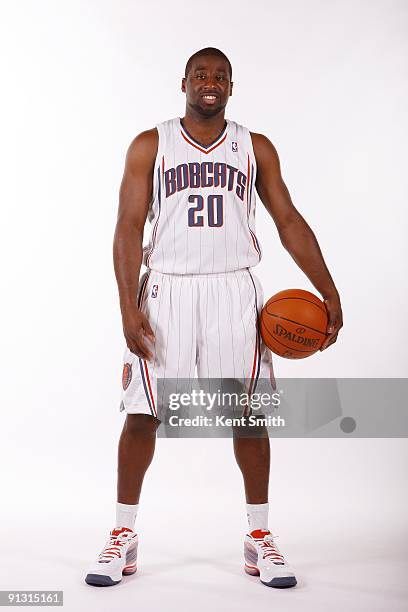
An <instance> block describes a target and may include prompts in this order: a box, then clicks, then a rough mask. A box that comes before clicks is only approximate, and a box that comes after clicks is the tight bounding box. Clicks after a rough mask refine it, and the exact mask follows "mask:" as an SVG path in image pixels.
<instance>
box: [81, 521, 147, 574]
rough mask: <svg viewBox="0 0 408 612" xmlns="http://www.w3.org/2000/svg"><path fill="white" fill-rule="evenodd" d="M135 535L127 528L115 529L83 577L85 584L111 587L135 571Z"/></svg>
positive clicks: (136, 540)
mask: <svg viewBox="0 0 408 612" xmlns="http://www.w3.org/2000/svg"><path fill="white" fill-rule="evenodd" d="M137 544H138V539H137V534H136V533H135V532H134V531H132V529H128V528H127V527H117V528H116V529H113V531H111V532H110V534H109V539H108V541H107V542H106V544H105V547H104V549H103V550H102V552H101V554H100V555H99V557H98V559H97V560H96V561H95V563H94V564H93V565H92V566H91V567H90V568H89V571H88V574H87V575H86V577H85V582H86V583H87V584H92V585H94V586H112V585H114V584H118V582H120V581H121V580H122V576H130V574H134V573H135V571H136V557H137Z"/></svg>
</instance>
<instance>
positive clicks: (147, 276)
mask: <svg viewBox="0 0 408 612" xmlns="http://www.w3.org/2000/svg"><path fill="white" fill-rule="evenodd" d="M159 170H160V168H159ZM149 276H150V270H149V271H148V272H147V273H146V277H145V279H144V281H143V284H142V286H141V287H140V291H139V296H138V299H137V306H138V308H140V307H141V305H142V299H143V295H144V292H145V289H146V286H147V282H148V280H149ZM142 361H144V360H142V359H141V358H140V357H139V366H140V373H141V375H142V383H143V387H144V390H145V394H146V398H147V403H148V404H149V408H150V412H151V413H152V416H155V414H154V410H153V407H152V402H151V399H150V395H149V388H148V386H147V382H146V377H145V373H144V369H143V363H142Z"/></svg>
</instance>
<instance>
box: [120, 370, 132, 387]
mask: <svg viewBox="0 0 408 612" xmlns="http://www.w3.org/2000/svg"><path fill="white" fill-rule="evenodd" d="M131 380H132V364H131V363H125V365H124V366H123V372H122V387H123V390H124V391H126V389H127V388H128V386H129V385H130V381H131Z"/></svg>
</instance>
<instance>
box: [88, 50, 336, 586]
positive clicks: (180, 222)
mask: <svg viewBox="0 0 408 612" xmlns="http://www.w3.org/2000/svg"><path fill="white" fill-rule="evenodd" d="M232 85H233V84H232V69H231V64H230V62H229V60H228V58H227V57H226V56H225V55H224V53H222V52H221V51H219V50H218V49H214V48H206V49H202V50H200V51H198V52H197V53H195V54H194V55H193V56H192V57H191V58H190V59H189V60H188V62H187V65H186V71H185V77H184V78H183V79H182V91H183V92H185V94H186V111H185V116H184V117H183V118H182V119H179V118H176V119H172V120H170V121H166V122H164V123H161V124H159V125H158V126H157V127H156V128H154V129H151V130H148V131H146V132H142V133H141V134H139V135H138V136H137V137H136V138H135V139H134V141H133V142H132V143H131V145H130V148H129V150H128V154H127V159H126V166H125V172H124V177H123V181H122V185H121V190H120V204H119V214H118V221H117V227H116V233H115V241H114V262H115V272H116V278H117V282H118V288H119V296H120V306H121V312H122V319H123V330H124V335H125V339H126V345H127V349H126V351H125V358H124V368H123V379H122V386H123V399H122V404H121V409H122V410H125V411H126V413H127V415H126V422H125V425H124V429H123V432H122V435H121V438H120V442H119V460H118V498H117V515H116V525H115V528H114V529H113V530H112V531H111V533H110V536H109V539H108V542H107V544H106V546H105V548H104V549H103V551H102V552H101V554H100V555H99V557H98V559H97V560H96V562H95V563H94V564H93V566H92V567H91V568H90V570H89V573H88V574H87V576H86V582H87V583H88V584H93V585H106V586H107V585H112V584H116V583H118V582H120V580H121V578H122V575H126V574H131V573H134V572H135V571H136V553H137V535H136V533H135V531H134V526H135V519H136V514H137V511H138V504H139V496H140V491H141V487H142V482H143V478H144V475H145V472H146V470H147V468H148V466H149V464H150V462H151V460H152V457H153V453H154V447H155V437H156V428H157V426H158V425H159V423H160V420H159V419H158V418H157V417H158V409H159V407H158V396H157V380H158V379H165V380H167V379H175V380H179V379H183V378H184V379H188V378H191V377H193V376H194V370H195V367H196V366H197V371H198V376H199V377H201V378H208V379H221V380H224V379H233V380H235V379H237V380H238V379H239V380H241V378H242V379H244V380H249V388H250V390H252V391H254V389H255V387H256V384H257V380H258V378H260V377H261V378H262V377H264V378H268V377H269V376H271V377H273V374H272V371H271V367H272V364H271V355H270V351H269V349H267V347H266V346H265V345H264V343H263V342H262V340H261V338H260V335H259V330H258V326H257V323H258V315H259V312H260V309H261V308H262V305H263V295H262V287H261V286H260V283H259V281H258V279H257V278H256V277H255V275H254V274H253V273H252V272H251V271H250V268H251V267H253V266H255V265H256V264H257V263H258V261H259V260H260V258H261V249H260V246H259V243H258V240H257V238H256V235H255V187H256V190H257V192H258V194H259V196H260V198H261V200H262V202H263V204H264V205H265V207H266V208H267V210H268V212H269V213H270V214H271V216H272V218H273V220H274V222H275V224H276V226H277V228H278V231H279V236H280V239H281V241H282V244H283V245H284V247H285V248H286V249H287V250H288V251H289V253H290V254H291V255H292V257H293V258H294V260H295V261H296V263H297V264H298V266H299V267H300V268H301V269H302V270H303V271H304V273H305V274H306V275H307V276H308V278H309V279H310V281H311V282H312V283H313V285H314V286H315V287H316V289H317V290H318V291H319V292H320V293H321V295H322V296H323V298H324V300H325V304H326V307H327V310H328V313H329V324H328V330H327V333H328V335H327V339H326V341H325V343H324V345H323V347H322V350H323V349H325V348H327V347H328V346H330V345H331V344H333V343H334V342H335V341H336V339H337V334H338V331H339V329H340V327H341V326H342V312H341V306H340V299H339V295H338V292H337V290H336V287H335V285H334V282H333V280H332V278H331V276H330V273H329V271H328V269H327V267H326V265H325V263H324V260H323V257H322V254H321V251H320V248H319V245H318V243H317V241H316V238H315V236H314V234H313V232H312V230H311V229H310V228H309V226H308V225H307V223H306V222H305V220H304V219H303V217H302V216H301V215H300V214H299V212H298V211H297V210H296V208H295V207H294V206H293V204H292V202H291V199H290V195H289V193H288V190H287V188H286V186H285V184H284V182H283V180H282V177H281V173H280V167H279V159H278V155H277V153H276V150H275V148H274V147H273V145H272V143H271V142H270V141H269V140H268V139H267V138H266V137H265V136H263V135H261V134H253V133H250V132H249V131H248V130H247V129H246V128H244V127H242V126H241V125H238V124H237V123H235V122H233V121H229V120H225V117H224V114H225V107H226V105H227V102H228V99H229V96H230V95H231V94H232ZM146 218H149V221H150V222H151V223H152V225H153V229H152V233H151V238H150V243H149V245H148V247H146V248H145V249H143V247H142V238H143V230H144V225H145V221H146ZM142 263H144V265H145V266H146V267H147V272H146V273H145V274H143V276H142V277H141V279H140V282H139V272H140V267H141V264H142ZM159 416H161V415H160V414H159ZM234 451H235V456H236V459H237V463H238V465H239V468H240V469H241V471H242V475H243V480H244V486H245V493H246V502H247V504H246V510H247V516H248V523H249V529H248V535H247V536H246V538H245V569H246V571H247V572H248V573H250V574H254V575H260V579H261V581H262V582H263V583H264V584H266V585H268V586H272V587H288V586H294V585H295V584H296V578H295V575H294V573H293V571H292V570H291V569H290V568H289V566H288V565H287V563H286V562H285V560H284V557H283V555H282V553H281V552H279V550H278V548H277V546H276V544H275V542H274V536H273V535H272V534H271V532H270V531H269V529H268V483H269V439H268V437H267V436H266V437H265V436H261V437H245V436H243V437H242V436H235V437H234Z"/></svg>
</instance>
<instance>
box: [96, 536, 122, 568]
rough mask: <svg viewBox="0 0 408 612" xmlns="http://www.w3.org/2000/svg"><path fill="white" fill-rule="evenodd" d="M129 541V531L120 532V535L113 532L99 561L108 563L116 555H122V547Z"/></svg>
mask: <svg viewBox="0 0 408 612" xmlns="http://www.w3.org/2000/svg"><path fill="white" fill-rule="evenodd" d="M128 541H129V537H128V532H126V533H120V534H119V535H113V534H111V535H110V536H109V541H108V542H107V543H106V545H105V547H104V549H103V551H102V552H101V554H100V555H99V558H98V561H99V563H108V562H109V561H112V559H113V558H114V557H119V558H120V557H121V556H122V555H121V553H120V548H121V546H123V545H124V544H126V543H127V542H128Z"/></svg>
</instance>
